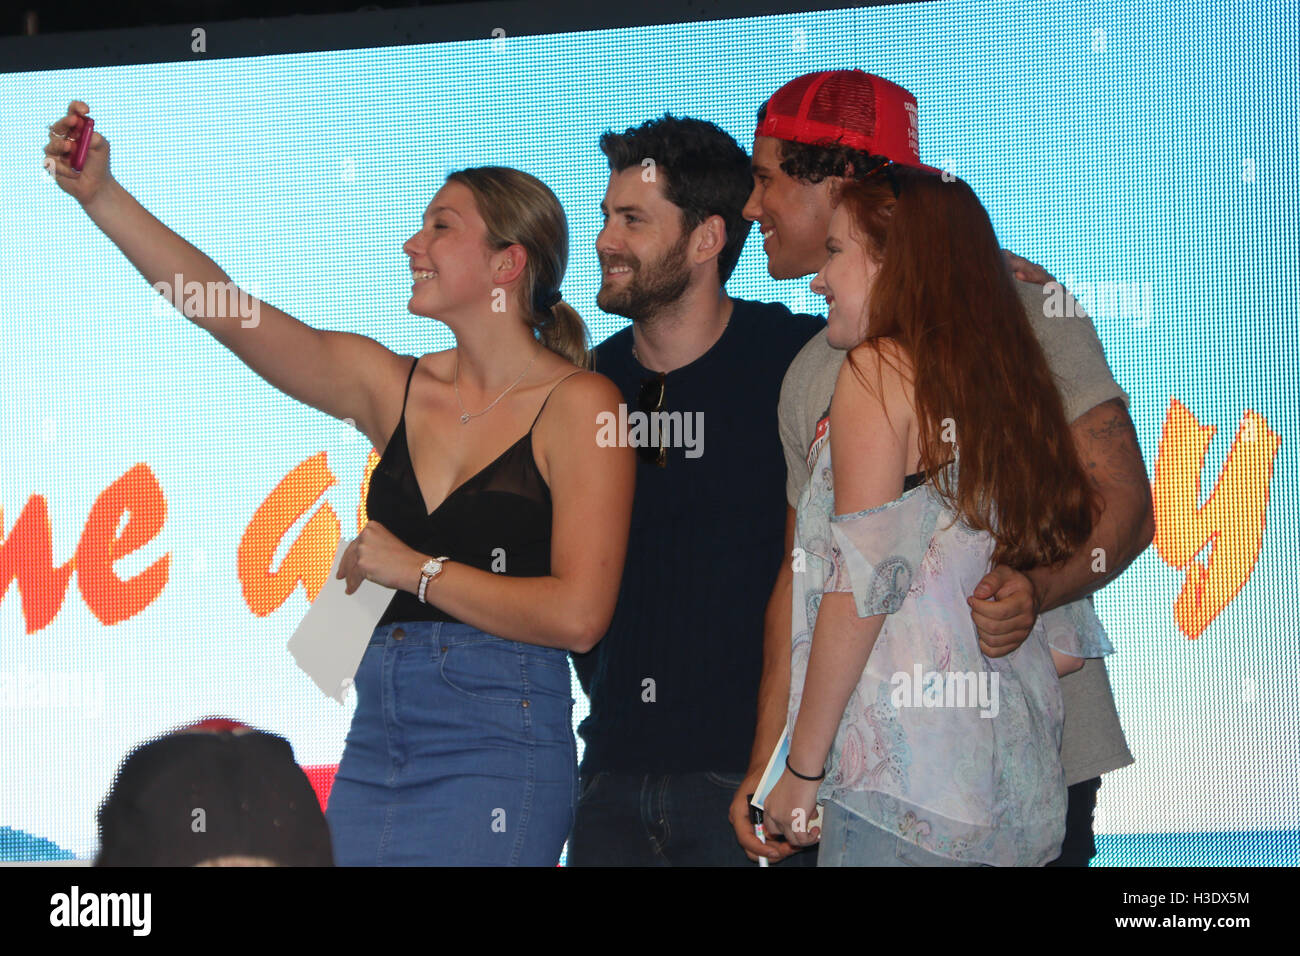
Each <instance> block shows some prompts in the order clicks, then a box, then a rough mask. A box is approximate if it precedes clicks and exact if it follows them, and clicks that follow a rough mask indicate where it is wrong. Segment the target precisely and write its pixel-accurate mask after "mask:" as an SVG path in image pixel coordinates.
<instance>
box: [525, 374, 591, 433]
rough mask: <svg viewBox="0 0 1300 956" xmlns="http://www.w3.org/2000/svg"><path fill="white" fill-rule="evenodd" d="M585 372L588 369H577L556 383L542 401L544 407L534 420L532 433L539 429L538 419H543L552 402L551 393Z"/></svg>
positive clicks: (538, 411)
mask: <svg viewBox="0 0 1300 956" xmlns="http://www.w3.org/2000/svg"><path fill="white" fill-rule="evenodd" d="M585 371H586V369H581V368H575V369H574V370H573V371H572V372H570V373H569V374H568V375H566V376H564V378H562V379H560V380H559V381H558V382H556V383H555V384H554V385H552V386H551V391H550V392H547V393H546V397H545V398H544V399H542V407H541V408H539V409H538V410H537V418H534V419H533V424H532V426H531V427H530V428H529V429H528V430H529V431H532V430H533V429H534V428H536V427H537V419H538V418H541V417H542V410H543V409H544V408H546V403H547V402H549V401H550V400H551V392H554V391H555V390H556V389H557V388H559V387H560V386H561V385H563V384H564V383H565V382H567V381H568V380H569V379H571V378H573V376H575V375H577V374H578V373H579V372H585Z"/></svg>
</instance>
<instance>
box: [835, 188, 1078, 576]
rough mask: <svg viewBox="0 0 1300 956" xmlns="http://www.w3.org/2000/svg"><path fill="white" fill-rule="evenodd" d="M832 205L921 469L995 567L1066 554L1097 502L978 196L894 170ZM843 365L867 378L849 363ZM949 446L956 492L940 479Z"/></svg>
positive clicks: (873, 342)
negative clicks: (860, 260)
mask: <svg viewBox="0 0 1300 956" xmlns="http://www.w3.org/2000/svg"><path fill="white" fill-rule="evenodd" d="M838 202H840V203H844V204H846V206H847V211H848V212H849V214H850V219H851V220H852V229H853V231H854V232H856V234H857V238H858V240H859V241H861V242H863V243H864V245H865V246H866V249H867V254H868V255H869V256H871V257H872V259H874V260H875V261H877V262H878V263H879V264H880V271H879V272H878V273H877V275H876V278H875V282H874V283H873V285H872V288H871V296H870V305H869V306H868V310H867V312H868V314H867V320H868V326H867V328H868V330H869V332H868V337H867V344H868V345H869V346H870V347H872V348H874V349H875V350H876V352H877V353H878V354H879V355H880V357H881V360H882V361H885V362H889V361H890V359H889V357H888V355H887V352H886V350H882V349H881V348H880V341H879V340H881V339H885V338H889V339H893V340H894V341H896V342H897V343H898V344H899V345H901V346H902V347H903V348H904V350H905V351H906V353H907V355H908V357H909V358H910V359H911V362H912V371H911V382H912V386H913V389H914V392H915V402H916V416H917V425H918V436H919V437H918V445H919V452H920V457H921V467H922V468H923V469H924V470H925V471H926V472H927V473H928V474H930V475H932V476H933V480H934V481H935V485H936V489H937V490H938V491H939V493H940V494H941V495H942V496H943V497H944V498H945V499H946V500H947V501H948V502H949V504H950V505H951V506H952V507H953V509H954V510H955V511H956V512H957V513H958V514H959V515H960V516H961V517H962V519H963V520H964V521H965V522H966V524H967V525H969V526H970V527H971V528H974V529H976V530H980V531H987V532H989V533H990V534H992V535H993V537H994V539H995V540H996V542H997V543H996V546H995V549H994V552H993V560H994V562H995V563H999V564H1007V565H1009V566H1011V567H1013V568H1017V569H1020V570H1024V569H1026V568H1030V567H1034V566H1036V565H1041V564H1054V563H1056V562H1058V561H1061V560H1063V559H1065V558H1066V557H1068V556H1069V555H1071V554H1073V553H1074V552H1075V551H1077V550H1078V549H1079V548H1080V547H1081V546H1082V545H1083V543H1084V542H1085V541H1086V540H1087V539H1088V535H1089V534H1091V533H1092V526H1093V521H1094V520H1095V517H1096V514H1097V510H1096V498H1095V495H1094V492H1093V489H1092V486H1091V484H1090V483H1089V481H1088V477H1087V475H1085V473H1084V470H1083V466H1082V465H1081V464H1080V462H1079V457H1078V454H1077V452H1076V450H1075V446H1074V441H1073V438H1072V436H1071V433H1070V428H1069V424H1068V422H1067V421H1066V419H1065V410H1064V408H1063V406H1062V404H1061V397H1060V394H1059V393H1058V392H1057V390H1056V385H1055V383H1054V382H1053V379H1052V372H1051V369H1050V367H1049V366H1048V364H1047V358H1046V356H1045V355H1044V354H1043V349H1042V346H1040V345H1039V344H1038V339H1037V337H1036V336H1035V335H1034V330H1033V327H1032V326H1031V325H1030V324H1029V319H1028V318H1027V317H1026V315H1025V310H1024V306H1023V305H1022V304H1021V300H1020V296H1019V295H1018V294H1017V292H1016V288H1015V284H1014V281H1013V279H1012V277H1011V273H1010V271H1009V270H1008V268H1007V264H1006V260H1005V258H1004V257H1003V254H1002V250H1001V248H1000V247H999V245H998V241H997V237H996V236H995V235H994V233H993V224H992V223H991V222H990V221H989V217H988V213H987V212H986V211H985V210H984V207H983V205H981V204H980V201H979V199H978V198H977V197H976V196H975V193H974V191H973V190H972V189H971V188H970V186H968V185H967V184H966V183H965V182H963V181H962V180H960V179H956V178H950V179H949V180H948V181H945V180H944V179H943V177H941V176H940V175H938V174H934V173H927V172H924V171H922V170H919V169H913V168H910V167H905V166H890V167H888V168H887V169H882V171H881V173H879V174H874V175H871V176H868V177H866V178H865V179H863V180H858V181H850V182H847V183H845V184H844V185H843V187H842V188H841V190H840V192H839V195H838ZM849 361H850V363H852V365H853V368H854V371H855V372H856V373H857V375H858V377H859V379H862V378H863V376H862V370H861V368H860V367H859V365H858V363H857V362H856V361H854V357H853V355H852V353H850V355H849ZM892 364H893V363H892V362H891V365H892ZM895 367H896V366H895ZM899 371H900V372H902V371H904V370H902V369H899ZM864 384H867V385H868V387H870V384H869V383H866V382H865V381H864ZM879 384H880V383H879V382H877V383H876V385H877V387H879ZM876 394H881V393H880V392H877V393H876ZM951 437H955V439H956V446H957V450H958V452H959V454H960V466H959V468H958V475H957V487H956V488H952V487H949V484H950V482H949V481H947V478H948V475H947V473H946V472H944V471H943V466H944V465H946V464H947V463H948V462H950V461H952V459H953V456H954V450H953V447H952V445H951V444H949V441H948V440H945V439H950V438H951Z"/></svg>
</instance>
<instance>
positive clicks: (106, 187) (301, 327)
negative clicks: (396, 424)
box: [45, 101, 410, 448]
mask: <svg viewBox="0 0 1300 956" xmlns="http://www.w3.org/2000/svg"><path fill="white" fill-rule="evenodd" d="M87 113H89V107H87V106H86V104H85V103H82V102H79V101H74V102H73V103H72V104H70V105H69V107H68V114H67V115H66V116H64V117H63V118H62V119H60V120H59V121H57V122H56V123H54V124H53V126H52V127H51V136H50V141H49V143H48V144H47V145H46V147H45V153H46V156H47V157H49V158H50V159H49V160H48V161H47V168H51V171H52V173H53V175H54V178H55V180H56V182H57V183H58V185H59V187H60V188H61V189H62V190H63V191H64V192H66V193H68V194H69V195H71V196H73V197H74V198H75V199H77V201H78V202H80V203H81V206H82V208H83V209H84V210H85V211H86V214H87V215H88V216H89V217H90V219H91V221H93V222H94V223H95V225H97V226H98V227H99V228H100V229H101V230H102V231H103V232H104V234H105V235H106V236H108V238H109V239H110V240H112V242H113V244H114V245H116V246H117V247H118V248H119V249H121V250H122V252H123V254H124V255H125V256H126V257H127V259H128V260H130V262H131V264H132V265H134V266H135V267H136V268H137V269H138V270H139V271H140V274H141V275H143V276H144V277H145V280H146V281H147V282H148V283H149V284H150V285H151V286H154V287H155V288H157V286H158V284H159V283H166V288H168V289H173V290H174V294H173V300H172V301H173V304H174V305H178V307H183V309H184V310H183V312H182V314H184V315H185V316H186V318H188V319H189V320H190V321H191V322H193V323H194V324H195V325H197V326H199V327H200V328H202V329H204V330H205V331H207V332H209V333H210V334H211V335H212V336H213V337H214V338H215V339H217V341H219V342H220V343H221V344H222V345H224V346H225V347H226V348H228V349H230V351H232V352H234V353H235V355H237V356H238V357H239V359H240V360H241V361H242V362H243V363H244V364H245V365H247V366H248V367H249V368H251V369H252V370H253V371H254V372H256V373H257V374H258V375H260V376H261V377H262V378H263V379H265V380H266V381H267V382H269V383H270V384H271V385H273V386H275V387H276V388H277V389H279V390H280V391H282V392H284V393H285V394H286V395H289V396H291V397H292V398H296V399H297V400H298V401H300V402H303V403H304V404H307V405H310V406H311V407H313V408H318V409H320V410H321V411H323V412H325V413H326V414H328V415H332V416H334V417H335V418H340V419H343V418H351V419H352V420H353V421H354V422H356V423H357V428H358V429H360V430H361V431H362V432H364V433H365V434H366V435H367V437H369V438H370V439H371V441H372V443H374V444H375V445H376V447H381V448H382V447H383V442H384V441H385V440H386V439H387V436H386V435H382V436H381V435H380V434H379V428H378V424H379V423H378V422H377V421H376V405H377V396H379V395H381V394H382V389H383V388H384V386H385V385H389V384H391V383H392V381H393V380H394V379H395V378H398V377H399V376H400V375H402V374H403V373H404V371H405V368H406V366H407V365H408V364H409V361H410V360H409V359H407V358H405V357H403V356H399V355H395V354H394V353H393V352H391V351H390V350H388V349H387V348H385V347H384V346H382V345H380V344H379V343H378V342H376V341H374V340H373V339H369V338H366V337H365V336H361V335H353V334H351V333H345V332H327V331H323V330H319V329H313V328H311V327H310V326H308V325H305V324H303V323H302V322H299V321H298V320H297V319H295V318H294V317H293V316H291V315H288V314H286V313H284V312H282V311H280V310H279V309H277V308H275V307H274V306H271V305H268V304H266V303H265V302H262V301H261V300H259V299H257V298H255V297H252V296H248V294H247V293H246V292H243V290H241V289H240V288H239V287H238V286H236V285H235V284H234V283H233V282H232V281H231V279H230V277H229V276H228V275H227V274H226V273H225V272H224V271H223V270H222V269H221V267H220V266H218V265H217V264H216V263H215V262H213V261H212V259H210V258H209V257H208V256H206V255H205V254H204V253H203V252H201V251H200V250H199V249H197V248H195V247H194V246H193V245H191V244H190V243H189V242H187V241H186V240H185V239H183V238H182V237H181V236H179V235H177V234H176V233H175V232H173V231H172V230H171V229H169V228H167V226H165V225H163V224H162V223H161V222H159V221H158V219H157V218H155V217H154V216H153V215H152V214H150V212H149V211H148V210H147V209H145V208H144V206H142V205H141V204H140V203H139V202H138V201H136V199H135V197H133V196H132V195H131V194H130V193H129V192H127V191H126V189H125V188H123V187H122V185H121V184H120V183H119V182H118V181H117V180H116V179H114V178H113V176H112V174H111V173H110V171H109V145H108V141H107V140H105V139H104V137H103V136H102V135H100V133H99V132H98V131H96V132H95V133H93V135H92V139H91V144H90V149H89V151H88V153H87V156H86V162H85V166H84V167H83V169H82V171H81V172H79V173H78V172H77V171H76V170H74V169H73V168H72V166H71V164H70V163H69V162H68V160H67V158H66V157H67V154H68V152H69V151H70V149H71V147H72V143H71V140H68V139H61V138H59V137H60V136H61V135H65V134H67V133H68V132H69V131H70V130H71V129H73V127H74V126H75V125H79V123H80V117H81V116H82V115H85V114H87ZM177 276H180V280H179V283H178V282H177ZM192 282H194V283H198V284H199V288H201V289H203V290H205V291H204V294H203V295H199V296H194V297H192V298H191V299H188V300H187V299H185V298H182V296H181V292H180V290H183V289H184V288H185V286H187V285H188V284H189V283H192ZM177 285H179V286H180V290H176V289H175V286H177ZM208 290H211V292H212V294H211V295H209V294H208ZM241 293H242V295H243V298H242V300H241V299H239V298H238V297H239V296H240V294H241ZM232 301H242V302H243V303H246V304H248V305H250V306H251V307H252V308H250V309H249V310H248V311H249V312H250V313H252V315H251V317H249V316H245V315H244V314H242V313H241V312H240V311H239V310H237V309H236V310H232V309H231V308H229V305H230V303H231V302H232ZM210 305H211V306H219V307H217V308H215V309H214V310H213V311H214V312H216V313H218V314H209V311H208V309H209V306H210ZM232 312H233V314H227V313H232Z"/></svg>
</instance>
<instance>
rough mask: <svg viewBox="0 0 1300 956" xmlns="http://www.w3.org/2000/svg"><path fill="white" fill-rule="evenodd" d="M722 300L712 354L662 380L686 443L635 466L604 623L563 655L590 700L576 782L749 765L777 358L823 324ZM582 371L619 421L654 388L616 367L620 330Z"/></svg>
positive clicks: (774, 516) (666, 405)
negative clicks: (615, 405)
mask: <svg viewBox="0 0 1300 956" xmlns="http://www.w3.org/2000/svg"><path fill="white" fill-rule="evenodd" d="M732 302H733V306H732V313H731V318H730V320H729V322H728V323H727V327H726V328H725V329H724V330H723V332H722V335H721V337H720V338H719V339H718V341H717V342H716V343H715V344H714V345H713V347H712V348H710V349H709V351H707V352H706V353H704V354H703V355H702V356H700V357H699V358H698V359H696V360H695V361H694V362H692V363H691V364H689V365H686V366H684V367H682V368H679V369H676V370H674V371H672V372H669V373H668V375H667V377H666V379H665V383H664V400H663V411H665V412H668V413H672V412H679V413H681V415H682V420H683V422H685V420H686V417H687V416H690V417H691V418H690V420H691V422H692V423H696V422H702V425H703V430H702V436H699V435H694V434H689V435H688V434H687V433H685V432H682V435H683V436H684V437H689V438H690V439H691V442H690V444H691V445H692V446H693V447H670V448H669V449H668V459H667V464H666V467H663V468H660V467H658V466H657V465H655V464H651V463H647V462H645V461H643V460H641V459H640V458H638V463H637V473H636V498H635V500H634V502H633V506H632V529H631V536H630V538H629V540H628V549H627V562H626V565H625V567H624V571H623V582H622V588H621V590H620V592H619V599H618V605H617V607H616V609H615V611H614V618H613V620H612V622H611V623H610V627H609V631H608V632H607V633H606V634H605V636H604V638H603V639H602V640H601V641H600V643H599V644H597V645H596V647H595V648H594V649H593V650H592V651H591V652H590V653H588V654H575V655H574V656H573V659H574V664H575V666H576V669H577V672H578V679H579V680H580V682H581V683H582V686H583V689H584V690H585V691H586V693H587V695H588V696H589V697H590V699H591V715H590V716H589V717H587V718H586V719H585V720H584V721H583V722H582V725H581V726H580V727H579V730H578V732H579V733H580V734H581V735H582V738H583V740H585V741H586V751H585V753H584V755H583V763H582V769H583V772H584V773H596V772H600V771H613V772H620V773H642V772H644V773H686V772H692V771H703V770H713V771H718V772H740V771H743V770H744V769H745V768H746V767H747V766H748V764H749V751H750V747H751V746H752V744H753V735H754V722H755V716H756V713H757V707H758V682H759V677H760V675H761V673H762V665H763V614H764V610H765V609H766V605H767V600H768V597H769V596H770V595H771V592H772V585H773V583H774V581H775V580H776V572H777V569H778V567H779V566H780V562H781V561H782V560H783V559H784V555H783V552H784V550H785V548H784V538H785V511H786V499H785V458H784V456H783V454H782V451H781V439H780V434H779V432H778V428H777V402H778V399H779V398H780V394H781V381H782V379H783V378H784V377H785V372H786V369H787V368H788V367H789V365H790V362H791V361H792V360H793V359H794V357H795V355H796V354H797V353H798V351H799V349H800V348H802V347H803V345H804V343H805V342H807V341H808V340H809V339H810V338H812V337H813V336H814V335H815V334H816V333H817V332H818V331H819V330H820V329H821V328H823V327H824V325H825V320H824V319H822V318H821V317H819V316H811V315H795V314H793V313H792V312H791V311H790V310H789V309H788V308H786V307H785V306H784V305H779V304H769V303H760V302H749V301H746V300H744V299H733V300H732ZM596 371H598V372H600V373H602V374H604V375H606V376H608V377H609V378H610V379H611V380H612V381H613V382H614V384H616V385H617V386H618V387H619V389H620V391H622V393H623V396H624V401H625V402H626V404H627V411H628V414H629V416H631V415H632V413H635V412H637V411H638V395H639V393H640V391H641V387H642V384H643V383H644V382H645V381H646V380H648V379H652V378H654V377H655V373H653V372H651V371H650V370H648V369H646V368H644V367H643V366H642V365H641V364H640V363H639V362H637V361H636V359H634V358H633V357H632V329H631V327H630V326H629V327H628V328H625V329H623V330H621V331H619V332H616V333H615V334H614V335H611V336H610V337H609V338H608V339H606V340H605V341H604V342H602V343H601V344H600V345H599V346H597V348H596ZM697 413H698V414H697ZM630 423H631V424H635V419H631V418H630ZM629 431H630V429H629ZM701 437H702V441H700V438H701Z"/></svg>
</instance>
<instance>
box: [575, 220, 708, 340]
mask: <svg viewBox="0 0 1300 956" xmlns="http://www.w3.org/2000/svg"><path fill="white" fill-rule="evenodd" d="M689 239H690V235H689V234H686V235H683V236H682V238H681V239H680V240H679V241H678V242H677V243H676V244H675V245H673V247H672V248H671V249H669V250H668V251H667V252H666V253H664V255H663V258H662V259H660V260H659V261H658V262H656V263H655V264H654V265H652V266H649V267H644V266H639V265H634V266H632V268H633V270H634V271H633V272H632V274H631V275H630V276H629V277H628V281H627V282H626V283H625V284H624V286H623V288H621V289H602V290H601V291H600V292H598V293H597V294H596V305H598V306H599V307H600V308H601V309H603V310H604V311H606V312H608V313H609V314H610V315H621V316H623V317H624V318H625V319H631V320H632V321H633V322H639V323H644V322H647V321H653V320H654V318H655V316H656V315H657V314H658V313H659V312H661V311H662V310H663V309H665V308H666V307H668V306H670V305H672V304H673V303H675V302H676V301H677V300H678V299H680V298H681V297H682V295H683V294H684V293H685V292H686V288H687V286H689V285H690V281H691V273H690V270H689V269H687V268H686V245H687V242H688V241H689ZM616 264H618V263H616Z"/></svg>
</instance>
